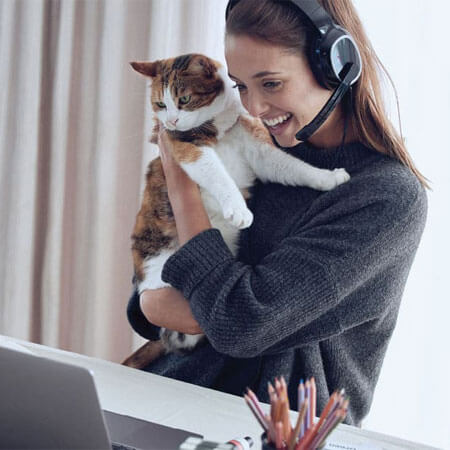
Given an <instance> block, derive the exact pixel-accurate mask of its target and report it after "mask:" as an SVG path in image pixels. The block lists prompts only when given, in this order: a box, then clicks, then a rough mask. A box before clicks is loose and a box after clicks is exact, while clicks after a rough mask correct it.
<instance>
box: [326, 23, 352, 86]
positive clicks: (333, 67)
mask: <svg viewBox="0 0 450 450" xmlns="http://www.w3.org/2000/svg"><path fill="white" fill-rule="evenodd" d="M320 63H321V67H322V70H323V72H324V74H323V77H324V79H325V84H327V85H328V86H329V87H330V88H331V89H332V88H334V87H336V86H338V85H339V84H340V82H341V79H342V74H341V71H342V69H343V68H344V67H345V66H346V65H347V64H349V63H350V64H352V68H351V69H350V70H351V72H352V73H354V76H353V77H352V83H351V84H353V83H354V82H355V81H356V80H357V79H358V78H359V75H360V73H361V56H360V54H359V50H358V47H357V45H356V44H355V42H354V40H353V39H352V37H351V36H350V35H349V34H348V33H347V32H346V31H345V30H344V29H343V28H342V27H339V26H337V25H336V26H333V27H332V28H330V30H329V31H328V33H327V34H326V35H325V36H324V38H323V39H322V40H321V48H320ZM340 75H341V76H340Z"/></svg>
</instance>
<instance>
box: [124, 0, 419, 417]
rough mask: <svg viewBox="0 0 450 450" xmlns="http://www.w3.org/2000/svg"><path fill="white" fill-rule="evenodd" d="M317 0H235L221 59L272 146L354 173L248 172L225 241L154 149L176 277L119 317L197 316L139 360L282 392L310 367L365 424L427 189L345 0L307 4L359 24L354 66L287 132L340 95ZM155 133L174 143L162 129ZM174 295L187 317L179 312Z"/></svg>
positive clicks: (324, 389)
mask: <svg viewBox="0 0 450 450" xmlns="http://www.w3.org/2000/svg"><path fill="white" fill-rule="evenodd" d="M311 3H312V2H304V3H303V2H301V1H295V2H277V1H274V0H241V1H232V2H230V8H228V17H227V24H226V37H225V49H226V51H225V56H226V60H227V64H228V71H229V73H230V76H231V77H232V79H233V80H234V82H235V84H236V88H237V89H238V90H239V93H240V96H241V100H242V103H243V105H244V106H245V107H246V108H247V110H248V112H249V113H250V114H252V115H253V116H255V117H258V118H260V119H262V121H263V123H264V125H265V127H266V129H267V130H268V132H269V133H270V135H271V138H272V140H273V142H274V143H275V144H276V145H277V146H278V147H280V148H281V149H282V150H283V151H284V152H285V153H289V154H290V155H294V156H295V157H298V158H300V159H302V160H303V161H306V162H307V163H309V164H311V165H314V166H316V167H319V168H322V169H328V170H335V169H336V168H338V167H343V168H345V169H346V170H347V172H348V173H349V174H350V176H351V178H350V180H349V181H348V182H346V183H344V184H342V185H340V186H338V187H336V188H335V189H333V190H331V191H328V192H320V191H319V190H316V189H311V188H308V187H301V186H283V185H281V184H279V183H274V182H268V181H267V180H265V181H264V182H259V183H257V185H256V186H255V187H254V189H253V195H252V197H251V199H250V200H249V202H248V206H249V208H250V210H251V211H252V213H253V215H254V221H253V224H252V225H251V227H250V228H247V229H245V230H242V231H241V234H240V240H239V251H238V253H237V254H236V255H234V254H233V253H232V252H230V250H229V249H228V247H227V245H226V242H225V240H224V237H223V236H222V235H221V233H220V232H219V230H217V229H215V228H214V227H211V226H210V224H209V223H208V220H207V219H206V218H205V214H204V209H203V205H202V203H201V198H200V196H199V195H198V192H196V190H195V183H193V182H192V181H191V180H189V178H188V177H186V175H185V174H183V173H182V171H181V170H179V168H177V167H176V165H175V164H172V163H171V162H170V157H168V158H163V167H164V171H165V175H166V177H167V179H168V191H169V192H168V195H169V198H170V199H171V200H172V199H174V201H173V203H172V207H173V213H174V217H175V221H176V227H177V230H178V232H179V233H180V231H181V232H182V235H183V236H184V237H183V240H182V242H181V244H182V246H181V247H180V248H179V249H178V250H177V251H176V252H175V253H173V254H172V255H171V256H170V258H169V259H168V260H167V261H166V262H165V264H164V266H163V268H162V280H163V281H164V282H166V283H168V284H169V285H170V286H172V287H168V288H163V289H162V292H159V293H156V291H154V290H151V289H150V290H144V291H143V292H142V294H141V295H140V297H139V295H138V293H137V292H135V293H134V294H133V296H132V298H131V299H130V303H129V313H130V315H129V318H130V321H131V324H132V325H133V326H134V328H135V329H136V330H137V331H138V332H140V333H141V334H142V335H144V336H148V337H150V338H151V337H153V338H154V337H155V336H157V335H158V334H157V330H158V327H155V325H154V324H157V325H159V326H162V327H168V326H169V323H170V326H171V327H173V328H174V329H175V330H179V331H181V330H185V329H186V327H187V326H189V327H191V326H192V324H193V320H194V321H195V322H196V323H197V324H198V327H199V329H200V330H202V332H203V333H204V334H205V335H206V338H207V339H206V340H205V341H204V342H203V345H201V346H198V347H196V348H195V349H194V350H193V352H192V353H190V354H188V355H186V354H182V355H180V354H175V353H168V354H165V355H162V356H161V357H159V358H157V359H155V360H154V361H153V362H151V363H150V364H148V365H147V366H146V367H144V368H143V369H144V370H146V371H149V372H152V373H156V374H159V375H164V376H168V377H173V378H176V379H180V380H183V381H187V382H191V383H196V384H199V385H203V386H208V387H211V388H214V389H219V390H222V391H225V392H229V393H234V394H238V395H242V393H243V392H244V389H245V387H247V386H248V387H250V388H251V389H252V390H253V391H254V392H255V393H256V394H257V396H258V397H259V398H260V399H261V400H263V401H269V398H268V394H267V383H268V382H271V381H273V378H274V377H275V376H280V375H284V377H285V379H286V380H287V383H288V395H289V401H290V403H291V405H295V404H297V400H298V399H297V387H298V381H299V380H300V379H302V378H303V379H306V378H308V377H310V376H314V377H315V378H316V382H317V412H318V413H319V414H320V412H321V410H322V409H323V408H324V406H325V403H326V401H327V399H328V398H329V395H330V394H331V392H332V391H334V390H336V389H339V388H342V387H344V388H345V389H346V391H347V393H348V394H349V396H350V398H351V400H350V407H349V412H348V415H347V418H346V421H347V423H350V424H354V425H360V424H361V422H362V420H363V419H364V417H365V416H366V415H367V413H368V411H369V409H370V405H371V402H372V399H373V394H374V390H375V386H376V384H377V381H378V376H379V373H380V370H381V366H382V363H383V359H384V355H385V352H386V349H387V346H388V343H389V341H390V338H391V336H392V333H393V330H394V328H395V324H396V320H397V315H398V311H399V307H400V301H401V297H402V292H403V288H404V285H405V282H406V279H407V277H408V273H409V270H410V267H411V264H412V262H413V259H414V256H415V252H416V249H417V246H418V244H419V241H420V238H421V235H422V231H423V228H424V224H425V218H426V211H427V197H426V193H425V189H424V184H425V180H424V178H423V176H422V175H421V174H420V173H419V172H418V171H417V169H416V168H415V166H414V164H413V163H412V160H411V158H410V157H409V155H408V153H407V151H406V148H405V146H404V143H403V142H402V140H401V138H400V137H399V136H398V134H397V133H396V132H395V130H394V128H393V127H392V125H391V124H390V122H389V120H388V119H387V116H386V114H385V113H384V110H383V105H382V103H381V96H380V95H379V82H378V72H377V67H378V60H377V58H376V56H375V54H374V52H373V51H372V50H371V46H370V43H369V41H368V40H367V38H366V36H365V33H364V30H363V28H362V25H361V23H360V21H359V18H358V16H357V13H356V11H355V9H354V8H353V5H352V3H351V1H350V0H333V1H331V0H323V1H320V2H319V4H320V5H322V6H323V8H324V9H321V8H318V6H317V5H316V6H317V7H316V6H315V7H314V10H315V11H320V17H321V20H323V21H324V22H323V26H324V27H325V28H324V30H325V31H326V30H329V31H330V33H331V30H333V29H336V26H341V27H344V28H345V29H347V30H348V31H349V32H350V33H351V34H352V35H353V38H354V40H355V42H356V44H357V46H358V47H359V48H360V49H361V52H362V53H361V58H362V71H361V73H360V76H359V74H357V75H358V79H357V81H356V79H355V83H354V85H353V86H352V89H351V90H348V91H347V89H345V92H347V95H346V96H345V98H344V99H343V101H342V102H341V103H339V102H337V103H336V104H335V108H334V109H333V110H332V112H331V114H330V115H329V116H328V119H327V120H326V121H325V122H324V123H323V124H322V126H320V127H319V128H318V129H317V131H316V132H315V133H314V134H313V135H312V136H311V138H310V139H309V140H308V141H304V142H298V141H297V140H296V135H297V132H298V129H299V128H301V127H304V126H305V125H307V124H308V123H309V122H310V121H311V120H312V119H313V118H314V117H316V116H317V114H318V113H320V110H321V108H322V107H323V106H324V104H326V103H327V102H328V101H329V100H330V98H331V96H333V95H335V93H332V92H331V89H332V87H330V86H327V85H323V80H320V79H319V78H318V77H317V73H316V71H313V70H312V68H311V66H310V64H311V62H310V60H309V59H308V57H307V54H306V52H307V49H308V48H310V47H311V45H312V40H313V39H317V37H318V33H319V31H318V29H317V27H314V26H313V25H312V23H311V21H310V20H309V18H308V15H306V14H304V11H303V10H302V9H301V6H302V4H304V5H305V8H308V7H310V6H311ZM308 5H309V6H308ZM280 30H282V31H283V33H280ZM342 33H344V32H342ZM319 34H320V33H319ZM325 35H326V33H325ZM324 39H325V40H326V37H325V38H324ZM348 73H350V72H345V73H344V72H343V73H342V76H343V77H344V79H345V77H347V75H348ZM343 82H344V80H337V84H338V85H341V84H342V83H343ZM336 92H337V91H336ZM164 103H165V102H164ZM330 111H331V110H330ZM160 145H162V146H163V153H166V154H168V155H170V154H171V152H172V151H173V149H172V147H171V145H170V142H169V143H167V142H160ZM169 180H170V181H169ZM185 205H189V207H188V208H186V206H185ZM193 211H194V213H193ZM180 302H182V303H183V304H184V306H185V307H186V308H184V309H183V311H184V312H185V314H186V316H185V318H183V317H180V316H179V315H178V316H177V317H178V319H177V320H173V318H174V317H175V316H176V314H175V310H174V308H176V307H177V305H179V304H180ZM143 312H144V314H145V315H144V314H143ZM167 317H170V318H171V319H170V321H169V320H168V319H167ZM151 322H154V324H152V323H151Z"/></svg>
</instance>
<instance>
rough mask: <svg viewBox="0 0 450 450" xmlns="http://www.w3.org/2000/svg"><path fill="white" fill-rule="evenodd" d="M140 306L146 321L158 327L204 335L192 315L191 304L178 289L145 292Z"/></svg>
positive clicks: (141, 296)
mask: <svg viewBox="0 0 450 450" xmlns="http://www.w3.org/2000/svg"><path fill="white" fill-rule="evenodd" d="M140 306H141V311H142V313H143V314H144V316H145V317H146V319H147V320H148V321H149V322H150V323H152V324H154V325H156V326H159V327H164V328H168V329H169V330H176V331H179V332H180V333H187V334H200V333H203V331H202V330H201V328H200V325H199V324H198V322H197V321H196V320H195V318H194V316H193V315H192V311H191V307H190V305H189V302H188V301H187V300H186V299H185V298H184V297H183V294H181V292H180V291H178V290H177V289H174V288H171V287H166V288H161V289H152V290H145V291H143V292H142V293H141V295H140Z"/></svg>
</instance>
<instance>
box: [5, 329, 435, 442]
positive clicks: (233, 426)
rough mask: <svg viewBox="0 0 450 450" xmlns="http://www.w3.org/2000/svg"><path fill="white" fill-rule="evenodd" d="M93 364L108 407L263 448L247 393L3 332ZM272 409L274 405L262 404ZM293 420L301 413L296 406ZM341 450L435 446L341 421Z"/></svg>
mask: <svg viewBox="0 0 450 450" xmlns="http://www.w3.org/2000/svg"><path fill="white" fill-rule="evenodd" d="M4 343H6V344H9V345H12V346H19V347H20V346H21V347H25V348H26V349H28V350H29V351H31V352H32V353H35V354H37V355H40V356H44V357H47V358H52V359H57V360H60V361H65V362H68V363H72V364H76V365H79V366H83V367H86V368H88V369H91V370H92V371H93V372H94V378H95V384H96V387H97V391H98V395H99V398H100V404H101V406H102V408H103V409H107V410H109V411H113V412H116V413H119V414H124V415H129V416H132V417H137V418H140V419H144V420H149V421H152V422H156V423H160V424H163V425H167V426H170V427H174V428H181V429H184V430H188V431H192V432H194V433H199V434H201V435H203V436H204V437H205V439H210V440H214V441H218V442H226V441H228V440H229V439H231V438H233V437H243V436H251V437H252V438H253V439H254V441H255V443H256V445H255V446H254V449H255V450H258V449H259V447H260V446H259V443H258V440H259V436H260V435H261V428H260V426H259V424H258V423H257V422H256V420H255V419H254V418H253V416H252V414H251V412H250V410H249V408H248V407H247V405H246V403H245V401H244V399H243V398H241V397H237V396H234V395H230V394H225V393H222V392H218V391H214V390H212V389H206V388H203V387H199V386H195V385H192V384H188V383H183V382H180V381H176V380H172V379H169V378H164V377H161V376H158V375H153V374H150V373H146V372H143V371H140V370H136V369H131V368H128V367H125V366H121V365H120V364H117V363H113V362H110V361H105V360H101V359H97V358H92V357H88V356H84V355H80V354H77V353H71V352H67V351H63V350H59V349H55V348H51V347H46V346H43V345H38V344H33V343H30V342H26V341H22V340H18V339H13V338H10V337H6V336H1V335H0V345H2V344H4ZM262 406H263V409H264V408H265V409H266V410H267V411H268V405H262ZM291 416H292V417H291V419H292V422H295V419H296V416H297V413H296V412H294V411H292V412H291ZM331 441H336V442H339V443H342V444H344V443H345V444H346V445H345V446H340V447H338V446H336V447H334V448H336V449H337V450H338V449H340V450H345V449H355V448H358V449H361V450H363V449H364V450H379V449H386V450H391V449H392V450H394V449H395V450H397V449H432V448H433V447H429V446H426V445H422V444H417V443H414V442H409V441H405V440H402V439H397V438H395V437H391V436H387V435H383V434H380V433H375V432H371V431H368V430H361V429H359V428H355V427H351V426H348V425H344V424H341V425H339V427H338V429H336V430H335V432H334V433H333V439H332V440H331Z"/></svg>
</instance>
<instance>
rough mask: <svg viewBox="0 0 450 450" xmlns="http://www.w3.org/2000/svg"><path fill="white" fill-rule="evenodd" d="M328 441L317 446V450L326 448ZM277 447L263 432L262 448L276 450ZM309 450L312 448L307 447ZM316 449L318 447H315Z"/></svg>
mask: <svg viewBox="0 0 450 450" xmlns="http://www.w3.org/2000/svg"><path fill="white" fill-rule="evenodd" d="M325 445H326V442H324V443H323V444H322V445H321V446H320V447H317V450H321V449H323V448H325ZM276 449H277V448H276V447H275V444H274V443H273V442H269V440H268V439H267V434H266V433H263V434H262V435H261V450H276ZM307 450H312V449H309V448H308V449H307ZM314 450H316V449H314Z"/></svg>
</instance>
